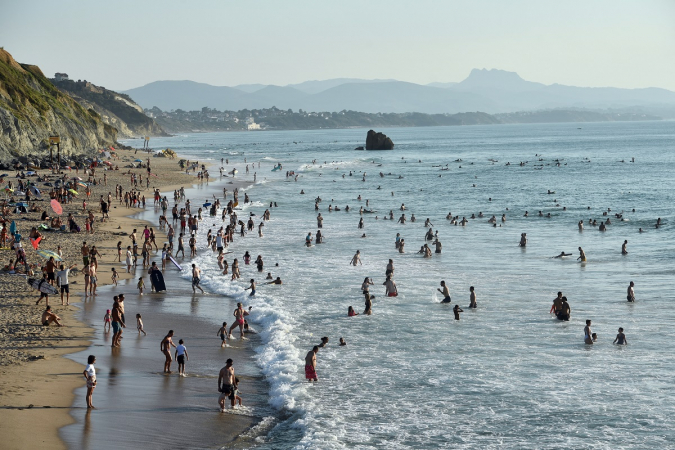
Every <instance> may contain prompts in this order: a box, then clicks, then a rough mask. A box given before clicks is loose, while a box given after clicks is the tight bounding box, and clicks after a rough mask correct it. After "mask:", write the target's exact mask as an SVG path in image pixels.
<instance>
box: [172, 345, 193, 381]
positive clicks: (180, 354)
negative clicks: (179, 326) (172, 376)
mask: <svg viewBox="0 0 675 450" xmlns="http://www.w3.org/2000/svg"><path fill="white" fill-rule="evenodd" d="M183 342H184V341H183V340H182V339H181V340H179V341H178V347H176V354H175V357H176V361H178V376H179V377H184V376H185V361H189V360H190V358H188V352H187V348H185V345H183Z"/></svg>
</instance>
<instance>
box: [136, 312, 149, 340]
mask: <svg viewBox="0 0 675 450" xmlns="http://www.w3.org/2000/svg"><path fill="white" fill-rule="evenodd" d="M136 328H137V329H138V335H139V336H140V335H141V333H143V336H147V335H148V333H146V332H145V330H144V329H143V319H142V318H141V315H140V314H136Z"/></svg>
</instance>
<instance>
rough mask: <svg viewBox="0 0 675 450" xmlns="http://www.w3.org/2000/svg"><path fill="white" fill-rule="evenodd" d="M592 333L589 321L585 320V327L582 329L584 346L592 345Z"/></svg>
mask: <svg viewBox="0 0 675 450" xmlns="http://www.w3.org/2000/svg"><path fill="white" fill-rule="evenodd" d="M592 336H593V332H592V331H591V320H590V319H588V320H586V326H585V327H584V344H587V345H593V338H592Z"/></svg>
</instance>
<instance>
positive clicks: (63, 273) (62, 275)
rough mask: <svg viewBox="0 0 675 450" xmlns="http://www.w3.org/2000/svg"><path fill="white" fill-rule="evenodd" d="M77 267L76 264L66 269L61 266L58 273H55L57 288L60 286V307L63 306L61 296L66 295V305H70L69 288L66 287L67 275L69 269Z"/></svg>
mask: <svg viewBox="0 0 675 450" xmlns="http://www.w3.org/2000/svg"><path fill="white" fill-rule="evenodd" d="M75 267H77V264H73V265H72V266H70V267H68V268H67V269H66V268H65V266H64V265H63V264H61V267H60V269H61V270H59V271H58V272H56V278H57V280H58V284H59V286H61V306H63V294H64V293H65V294H66V305H70V288H69V287H68V274H70V271H71V269H73V268H75Z"/></svg>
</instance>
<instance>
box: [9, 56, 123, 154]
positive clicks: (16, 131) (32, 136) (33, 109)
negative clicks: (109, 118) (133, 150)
mask: <svg viewBox="0 0 675 450" xmlns="http://www.w3.org/2000/svg"><path fill="white" fill-rule="evenodd" d="M0 128H2V134H0V162H2V163H3V164H8V163H9V162H10V160H11V158H12V157H16V156H28V155H38V156H39V158H40V159H42V158H44V157H45V155H49V152H48V151H47V150H48V148H49V136H50V135H51V134H52V133H58V135H59V136H60V137H61V152H62V153H61V154H62V155H64V156H65V155H70V154H82V153H90V154H93V152H94V151H95V150H96V149H97V148H99V147H104V146H107V145H111V144H113V143H115V141H116V138H117V130H116V129H115V128H114V127H113V126H110V125H108V124H106V123H104V122H103V121H102V120H101V118H100V116H99V114H98V113H97V112H96V111H94V110H92V109H89V110H87V109H85V108H84V107H82V106H81V105H80V104H79V103H78V102H77V101H75V100H74V99H73V98H72V97H70V96H69V95H67V94H64V93H63V92H61V91H59V90H58V89H57V88H56V87H55V86H54V85H53V84H52V83H51V82H50V81H49V79H47V78H46V77H45V76H44V74H43V73H42V71H41V70H40V68H39V67H38V66H34V65H29V64H19V63H17V62H16V61H15V60H14V58H13V57H12V55H10V54H9V53H8V52H7V51H5V50H3V49H0Z"/></svg>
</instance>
